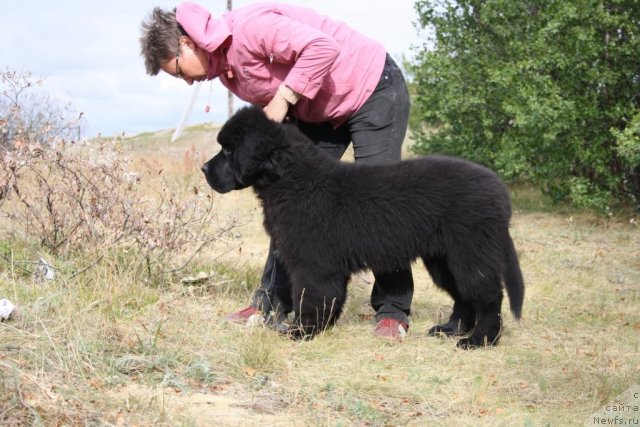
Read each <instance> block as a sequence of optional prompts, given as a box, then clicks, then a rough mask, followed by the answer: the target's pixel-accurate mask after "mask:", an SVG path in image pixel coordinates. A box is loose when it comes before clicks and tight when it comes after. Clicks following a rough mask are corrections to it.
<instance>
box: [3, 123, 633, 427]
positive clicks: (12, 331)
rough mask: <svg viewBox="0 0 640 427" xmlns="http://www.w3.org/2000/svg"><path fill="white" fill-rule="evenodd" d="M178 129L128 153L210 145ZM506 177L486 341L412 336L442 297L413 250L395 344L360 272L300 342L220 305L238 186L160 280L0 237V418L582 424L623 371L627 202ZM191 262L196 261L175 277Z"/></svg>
mask: <svg viewBox="0 0 640 427" xmlns="http://www.w3.org/2000/svg"><path fill="white" fill-rule="evenodd" d="M194 132H195V133H193V134H190V133H188V132H187V133H186V136H185V137H184V139H185V140H187V141H188V143H184V142H181V141H178V142H176V143H174V144H173V145H171V146H170V147H166V146H167V145H168V144H165V143H161V142H158V141H154V135H153V134H149V135H142V136H140V137H139V138H141V139H140V140H139V141H138V142H136V144H139V147H138V146H136V150H135V152H136V153H139V154H140V155H147V154H148V153H151V152H153V153H154V157H155V158H156V159H157V161H159V162H162V164H163V167H164V170H165V173H166V174H169V175H170V176H175V177H176V180H179V179H180V176H181V175H182V174H184V173H196V172H195V171H194V169H195V170H197V166H198V161H199V158H200V157H208V156H209V155H210V154H212V152H213V151H215V147H213V146H212V145H210V144H211V142H210V141H209V140H210V137H209V136H208V131H207V130H206V129H205V130H202V129H197V130H195V131H194ZM164 137H165V136H162V138H164ZM165 147H166V148H165ZM200 153H202V154H200ZM185 159H188V161H186V160H185ZM514 193H517V194H516V197H514V199H515V214H514V219H513V224H512V229H511V232H512V236H513V238H514V241H515V244H516V247H517V249H518V253H519V256H520V262H521V265H522V269H523V273H524V277H525V281H526V287H527V288H526V297H525V303H524V311H523V319H522V320H521V321H520V322H516V321H514V320H513V318H512V317H511V315H510V314H509V313H508V304H505V308H504V311H505V334H504V336H503V338H502V341H501V343H500V345H499V346H497V347H495V348H491V349H482V350H477V351H462V350H458V349H456V347H455V342H454V341H453V340H449V339H437V338H431V337H427V336H426V330H427V329H428V328H429V327H430V326H432V325H433V323H434V322H436V321H437V319H438V316H441V315H443V313H444V314H446V313H447V311H448V310H450V305H451V301H450V299H449V298H448V297H447V296H446V295H444V294H443V293H442V292H440V291H438V290H437V289H436V288H435V287H434V286H433V284H432V283H431V281H430V280H429V278H428V275H427V274H426V272H425V270H424V268H422V267H421V266H419V265H416V266H415V267H414V275H415V278H416V292H415V296H414V302H413V312H412V320H411V328H410V331H409V335H408V337H407V339H406V340H405V341H404V342H403V343H401V344H389V343H386V342H382V341H379V340H377V339H375V338H374V337H373V336H372V329H373V311H372V309H371V308H370V307H369V304H368V298H369V293H370V289H371V285H370V284H368V283H367V280H366V279H367V276H366V275H360V276H356V277H354V278H353V281H352V283H351V285H350V294H349V301H348V304H347V310H346V312H345V313H344V315H343V317H342V318H341V320H340V321H339V323H338V325H337V326H336V327H334V328H332V329H330V330H328V331H327V332H325V333H324V334H322V335H321V336H319V337H318V338H317V339H315V340H313V341H309V342H292V341H289V340H288V339H286V338H283V337H281V336H278V335H277V334H276V333H274V332H273V331H270V330H264V329H261V328H247V327H242V326H236V325H230V324H228V323H227V322H225V320H224V316H225V314H226V313H228V312H230V311H232V310H235V309H238V308H241V307H243V306H245V305H246V304H247V302H248V301H249V299H250V297H251V293H252V290H253V288H254V287H255V286H256V284H257V282H258V280H259V274H260V271H261V263H262V262H263V260H264V259H263V258H264V256H265V255H266V249H267V239H266V236H264V233H263V232H262V229H261V225H260V221H261V215H260V211H259V207H258V203H257V201H256V200H255V198H254V197H253V195H252V194H251V192H250V191H244V192H238V193H232V194H229V195H225V196H217V197H219V198H218V200H217V201H216V203H217V206H218V211H219V213H220V214H222V215H231V216H236V217H238V218H240V219H241V220H242V222H243V224H244V225H243V226H242V227H240V228H238V229H237V230H236V231H234V233H235V234H234V235H233V236H232V237H230V238H229V240H227V241H225V242H224V245H222V246H220V247H214V248H212V249H211V250H210V251H209V252H206V253H203V254H201V256H200V257H199V258H198V259H197V260H196V261H195V263H194V264H193V265H192V266H191V267H190V270H189V271H184V272H180V274H176V275H167V276H165V277H164V279H163V280H162V281H160V282H154V283H149V282H148V281H147V280H146V279H145V277H144V276H141V275H140V273H139V269H137V268H133V267H131V268H128V267H127V262H128V261H127V259H128V258H127V257H126V256H125V257H123V256H122V254H115V253H114V254H106V255H105V256H104V258H103V259H101V260H100V262H98V263H96V264H95V265H93V266H92V268H90V269H88V270H86V271H85V272H84V273H82V274H79V275H75V276H74V275H73V274H71V273H72V272H74V271H77V270H78V269H79V268H80V267H81V266H83V265H90V264H91V263H92V261H94V260H95V256H92V254H77V255H76V256H72V257H67V258H62V257H53V256H50V255H48V254H42V253H40V250H41V249H40V248H38V247H37V246H29V245H28V244H24V243H21V242H18V241H12V240H6V239H5V240H3V241H2V243H1V244H0V255H1V256H2V257H1V258H0V298H3V297H5V298H9V299H10V300H11V301H12V302H14V303H15V304H16V305H17V306H18V311H17V314H16V315H15V316H14V317H13V318H12V319H10V320H8V321H4V322H1V323H0V424H2V425H16V426H17V425H149V426H151V425H153V426H176V425H185V426H191V425H194V426H200V425H202V426H204V425H211V423H212V422H215V423H216V424H218V425H257V424H266V425H282V426H284V425H287V426H289V425H331V426H365V425H366V426H384V425H413V426H423V425H446V426H450V425H451V426H453V425H455V426H476V425H491V426H494V425H499V426H518V425H522V426H545V425H552V426H555V425H583V424H584V422H585V421H586V420H588V419H589V416H590V415H591V414H592V413H594V412H596V411H597V410H598V409H599V408H600V407H601V406H603V405H605V404H607V403H609V402H611V401H612V400H613V399H614V398H615V397H616V396H618V395H619V394H620V393H621V392H623V391H624V390H626V389H627V388H628V387H630V386H631V385H633V384H638V383H640V348H639V347H640V340H639V339H638V337H639V336H640V232H639V230H638V229H637V226H636V225H635V223H634V222H632V221H630V219H632V217H630V216H615V215H614V216H611V217H608V218H603V217H598V216H594V215H592V214H588V213H580V212H570V211H563V212H561V213H557V212H553V211H550V210H548V209H547V208H546V207H544V208H540V206H541V204H543V203H542V202H540V201H539V200H537V199H536V197H535V194H532V193H531V192H530V190H523V189H515V190H514ZM520 194H524V195H525V196H526V197H525V196H523V197H520V196H519V195H520ZM40 255H43V256H45V257H47V258H48V260H49V261H50V262H51V263H52V264H54V265H55V266H56V267H58V268H60V269H61V271H62V274H60V275H59V277H58V279H57V280H55V281H49V282H41V281H36V280H34V279H33V278H32V275H31V272H32V271H33V268H34V266H33V264H30V263H29V262H31V261H34V260H37V259H38V257H39V256H40ZM199 271H206V272H213V274H211V275H210V278H209V279H208V280H207V281H204V282H199V283H195V284H192V285H185V284H184V283H182V282H181V280H180V279H181V278H182V277H183V276H186V275H195V274H196V273H197V272H199ZM214 420H215V421H214Z"/></svg>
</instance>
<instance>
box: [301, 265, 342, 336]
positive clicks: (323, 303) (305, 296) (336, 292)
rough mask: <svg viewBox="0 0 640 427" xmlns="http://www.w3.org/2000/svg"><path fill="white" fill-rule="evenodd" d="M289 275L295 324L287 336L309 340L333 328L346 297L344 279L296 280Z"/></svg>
mask: <svg viewBox="0 0 640 427" xmlns="http://www.w3.org/2000/svg"><path fill="white" fill-rule="evenodd" d="M298 277H300V276H299V275H292V284H293V286H292V292H293V295H292V296H293V304H294V305H293V309H294V311H295V315H296V316H295V322H294V324H293V325H292V327H291V329H290V331H289V333H290V336H291V337H292V338H294V339H310V338H313V337H314V336H315V335H317V334H319V333H320V332H322V331H324V330H325V329H326V328H328V327H330V326H331V325H333V324H334V323H335V322H336V320H338V318H339V317H340V314H341V313H342V307H343V306H344V303H345V300H346V297H347V281H348V277H346V278H345V277H334V278H333V279H325V280H319V279H317V280H315V281H311V280H296V279H297V278H298Z"/></svg>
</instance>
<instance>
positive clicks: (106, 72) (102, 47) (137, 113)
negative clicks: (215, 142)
mask: <svg viewBox="0 0 640 427" xmlns="http://www.w3.org/2000/svg"><path fill="white" fill-rule="evenodd" d="M255 1H256V0H234V1H233V7H234V8H239V7H241V6H243V5H246V4H249V3H254V2H255ZM282 1H283V2H286V3H292V4H300V5H305V6H308V7H312V8H314V9H315V10H317V11H318V12H320V13H323V14H326V15H328V16H330V17H332V18H334V19H337V20H341V21H344V22H346V23H347V24H349V25H350V26H351V27H353V28H355V29H357V30H359V31H361V32H362V33H364V34H366V35H369V36H371V37H373V38H375V39H377V40H379V41H380V42H382V44H384V45H385V47H386V48H387V51H388V52H389V53H390V54H391V55H392V56H393V57H394V58H396V60H398V59H399V58H401V57H402V55H405V56H406V57H408V58H411V57H412V56H413V53H412V52H413V51H412V46H414V45H417V44H418V43H419V42H420V39H419V37H418V35H417V30H416V29H415V27H414V22H415V21H416V20H417V15H416V13H415V11H414V8H413V4H414V0H362V1H358V0H322V1H312V0H282ZM178 3H179V1H178V0H176V1H165V0H105V1H96V0H2V1H1V7H0V68H1V69H3V70H4V69H7V68H9V69H13V70H17V71H30V72H32V73H33V75H34V77H41V78H44V89H45V90H46V91H47V92H48V93H49V94H50V95H51V96H52V97H53V98H55V99H57V100H60V101H61V102H63V103H65V102H69V103H71V105H72V110H73V111H76V112H80V111H82V112H83V113H84V117H85V124H86V126H85V136H89V137H92V136H95V135H96V134H97V133H99V132H101V133H102V134H103V135H114V134H119V133H122V132H125V133H126V134H127V135H131V134H135V133H139V132H144V131H154V130H159V129H172V128H175V127H176V125H177V123H178V121H179V119H180V117H181V115H182V112H183V110H184V108H185V105H186V104H187V102H188V101H189V99H190V97H191V94H192V90H193V89H192V88H191V87H189V86H188V85H187V84H186V83H184V82H183V81H180V80H178V79H175V78H173V77H170V76H167V75H161V76H155V77H151V76H148V75H147V74H146V73H145V69H144V63H143V60H142V58H141V57H140V54H139V45H138V38H139V35H140V22H141V20H142V19H143V18H144V17H146V16H147V14H148V13H149V12H150V11H151V10H152V9H153V7H155V6H160V7H163V8H165V9H169V8H173V7H175V6H176V5H177V4H178ZM199 3H200V4H202V5H203V6H205V7H207V8H208V9H209V10H210V11H211V12H212V13H213V14H214V16H219V15H220V14H222V13H223V12H224V11H225V10H226V4H227V2H226V1H224V0H200V1H199ZM0 85H1V83H0ZM211 87H212V93H211V102H210V104H211V111H210V112H209V113H208V114H205V113H204V106H205V105H206V103H207V96H208V94H209V91H210V88H211ZM0 89H1V88H0ZM226 94H227V92H226V89H225V88H224V87H223V86H222V84H220V82H218V81H217V80H214V81H213V85H211V82H205V83H203V84H202V87H201V88H200V91H199V97H198V100H197V101H196V103H195V105H194V108H193V111H192V113H191V115H190V119H189V121H188V123H190V124H193V123H202V122H216V123H221V122H223V121H224V120H225V118H226V112H227V98H226V97H227V95H226ZM238 104H239V101H237V100H236V106H237V105H238Z"/></svg>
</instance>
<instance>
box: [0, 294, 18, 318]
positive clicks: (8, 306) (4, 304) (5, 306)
mask: <svg viewBox="0 0 640 427" xmlns="http://www.w3.org/2000/svg"><path fill="white" fill-rule="evenodd" d="M15 309H16V306H15V305H13V303H12V302H11V301H9V300H8V299H6V298H2V299H0V320H7V319H9V318H10V317H11V315H12V314H13V312H14V310H15Z"/></svg>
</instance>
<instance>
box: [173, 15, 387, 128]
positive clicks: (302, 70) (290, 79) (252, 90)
mask: <svg viewBox="0 0 640 427" xmlns="http://www.w3.org/2000/svg"><path fill="white" fill-rule="evenodd" d="M176 18H177V20H178V22H179V23H180V25H182V27H183V28H184V30H185V31H186V32H187V33H188V34H189V36H190V37H191V38H192V39H193V41H194V42H195V43H196V44H197V45H198V46H200V47H201V48H203V49H205V50H207V51H208V52H209V53H210V54H209V61H210V62H209V75H208V78H209V79H213V78H215V77H219V78H220V81H221V82H222V83H223V84H224V85H225V86H226V87H227V88H229V90H231V91H232V92H233V93H234V94H236V95H237V96H238V97H239V98H240V99H243V100H245V101H247V102H249V103H252V104H257V105H262V106H264V105H266V104H268V103H269V101H271V99H272V98H273V97H274V95H275V94H276V91H277V89H278V86H279V85H280V84H281V83H282V82H284V83H285V84H286V85H287V86H289V87H290V88H291V89H293V90H294V91H296V92H298V93H300V94H301V95H302V97H300V99H299V101H298V102H297V103H296V105H295V106H292V108H291V112H292V113H293V114H294V115H295V116H296V117H298V118H299V119H300V120H302V121H305V122H308V123H317V122H331V123H332V124H333V125H334V126H335V127H337V126H339V125H340V124H342V123H344V122H345V121H346V120H347V119H348V118H349V116H351V115H352V114H353V113H354V112H356V111H357V110H358V109H359V108H360V107H361V106H362V104H364V103H365V101H366V100H367V99H368V98H369V96H370V95H371V93H372V92H373V91H374V89H375V88H376V85H377V84H378V81H379V80H380V75H381V73H382V69H383V67H384V61H385V55H386V52H385V49H384V47H383V46H382V45H381V44H380V43H378V42H376V41H375V40H372V39H371V38H369V37H366V36H364V35H362V34H360V33H358V32H356V31H355V30H353V29H351V28H349V27H348V26H347V25H346V24H344V23H342V22H339V21H334V20H331V19H329V18H328V17H326V16H324V15H320V14H318V13H317V12H315V11H313V10H312V9H309V8H305V7H299V6H292V5H288V4H283V3H272V2H261V3H256V4H252V5H249V6H245V7H242V8H240V9H236V10H233V11H231V12H228V13H225V14H223V15H222V16H221V17H220V18H219V19H214V18H213V16H211V14H210V13H209V12H208V11H207V10H205V9H204V8H203V7H202V6H200V5H198V4H196V3H190V2H186V3H182V4H180V5H179V6H178V7H177V9H176ZM230 36H231V40H232V42H231V45H230V46H229V47H228V49H226V48H221V45H222V44H223V43H224V42H225V41H226V40H227V39H228V38H229V37H230ZM225 46H226V45H225ZM227 70H230V71H231V72H232V73H231V77H229V73H227Z"/></svg>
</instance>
